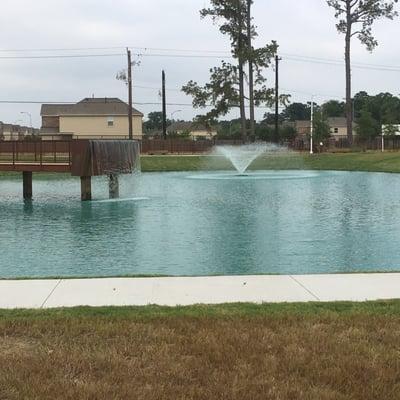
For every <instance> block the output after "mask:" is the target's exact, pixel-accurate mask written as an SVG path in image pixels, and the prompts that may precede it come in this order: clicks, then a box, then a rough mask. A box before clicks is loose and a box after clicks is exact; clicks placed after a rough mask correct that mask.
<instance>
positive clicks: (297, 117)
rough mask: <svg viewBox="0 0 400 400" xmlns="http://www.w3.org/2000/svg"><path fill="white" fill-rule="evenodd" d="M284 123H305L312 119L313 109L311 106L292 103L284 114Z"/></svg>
mask: <svg viewBox="0 0 400 400" xmlns="http://www.w3.org/2000/svg"><path fill="white" fill-rule="evenodd" d="M282 119H283V120H284V121H292V122H293V121H305V120H310V119H311V107H310V105H309V104H303V103H292V104H290V105H288V106H287V107H286V108H285V109H284V110H283V112H282Z"/></svg>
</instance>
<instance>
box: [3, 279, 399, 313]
mask: <svg viewBox="0 0 400 400" xmlns="http://www.w3.org/2000/svg"><path fill="white" fill-rule="evenodd" d="M385 299H400V273H393V274H383V273H382V274H354V275H352V274H351V275H298V276H291V275H282V276H278V275H275V276H225V277H196V278H104V279H72V280H64V279H60V280H24V281H0V308H3V309H4V308H8V309H13V308H55V307H57V308H58V307H76V306H93V307H98V306H143V305H149V304H157V305H164V306H177V305H194V304H223V303H245V302H250V303H291V302H310V301H321V302H325V301H367V300H368V301H373V300H385Z"/></svg>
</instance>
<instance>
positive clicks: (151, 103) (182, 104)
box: [0, 100, 284, 109]
mask: <svg viewBox="0 0 400 400" xmlns="http://www.w3.org/2000/svg"><path fill="white" fill-rule="evenodd" d="M0 104H66V105H68V104H76V101H37V100H0ZM133 104H134V105H139V106H148V105H151V106H160V105H162V103H161V102H133ZM167 105H168V106H179V107H193V104H191V103H167ZM207 107H213V105H212V104H206V107H205V108H207ZM237 107H239V106H237ZM246 107H247V108H248V107H249V106H248V105H247V106H246ZM193 108H194V107H193ZM232 108H233V107H232ZM256 108H259V109H271V107H268V106H256ZM281 108H284V107H281Z"/></svg>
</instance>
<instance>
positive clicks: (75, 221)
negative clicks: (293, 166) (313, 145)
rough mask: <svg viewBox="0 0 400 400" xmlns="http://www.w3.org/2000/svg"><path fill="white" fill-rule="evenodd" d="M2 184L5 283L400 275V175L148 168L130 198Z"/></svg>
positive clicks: (69, 182) (101, 191) (37, 184)
mask: <svg viewBox="0 0 400 400" xmlns="http://www.w3.org/2000/svg"><path fill="white" fill-rule="evenodd" d="M33 190H34V201H33V202H27V203H24V202H23V200H22V199H21V197H22V194H21V192H22V183H21V180H20V179H16V178H13V179H11V178H10V179H4V178H2V179H1V180H0V277H2V278H12V277H59V276H60V277H91V276H125V275H174V276H182V275H184V276H201V275H227V274H229V275H232V274H233V275H236V274H240V275H241V274H311V273H337V272H340V273H342V272H354V271H393V270H396V271H398V270H400V251H399V245H400V175H394V174H393V175H392V174H378V173H359V172H329V171H328V172H316V171H270V172H267V171H266V172H258V173H254V174H251V176H240V175H235V174H234V173H231V172H220V173H190V172H189V173H146V174H139V175H135V176H125V177H123V178H121V195H122V198H121V199H120V200H119V201H109V200H107V195H108V193H107V190H108V187H107V182H106V180H105V179H104V178H99V179H95V180H94V182H93V194H94V198H95V201H93V202H88V203H81V202H80V199H79V180H77V179H75V178H63V179H59V180H56V179H49V180H46V179H43V178H42V179H39V180H34V183H33Z"/></svg>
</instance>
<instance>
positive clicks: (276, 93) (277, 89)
mask: <svg viewBox="0 0 400 400" xmlns="http://www.w3.org/2000/svg"><path fill="white" fill-rule="evenodd" d="M280 60H281V58H279V56H278V55H276V57H275V142H278V141H279V61H280Z"/></svg>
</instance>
